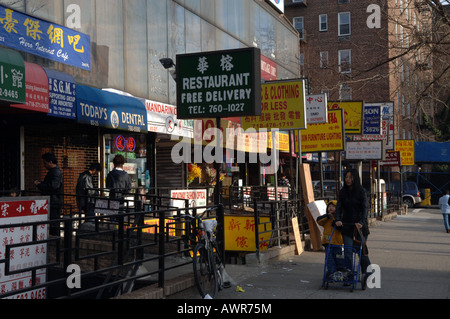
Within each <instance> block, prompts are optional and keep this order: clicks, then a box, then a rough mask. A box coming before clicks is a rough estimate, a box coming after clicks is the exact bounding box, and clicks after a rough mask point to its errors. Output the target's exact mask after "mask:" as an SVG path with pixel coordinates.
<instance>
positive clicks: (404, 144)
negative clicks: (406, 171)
mask: <svg viewBox="0 0 450 319" xmlns="http://www.w3.org/2000/svg"><path fill="white" fill-rule="evenodd" d="M395 150H396V151H398V152H400V165H402V166H414V164H415V153H414V152H415V148H414V140H396V141H395Z"/></svg>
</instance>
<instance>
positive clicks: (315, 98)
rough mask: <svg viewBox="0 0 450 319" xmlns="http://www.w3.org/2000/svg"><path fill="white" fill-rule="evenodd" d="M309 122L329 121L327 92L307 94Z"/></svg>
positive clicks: (307, 117)
mask: <svg viewBox="0 0 450 319" xmlns="http://www.w3.org/2000/svg"><path fill="white" fill-rule="evenodd" d="M305 101H306V122H307V124H322V123H328V106H327V103H328V99H327V95H326V94H317V95H307V96H306V99H305Z"/></svg>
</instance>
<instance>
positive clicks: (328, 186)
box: [312, 179, 343, 198]
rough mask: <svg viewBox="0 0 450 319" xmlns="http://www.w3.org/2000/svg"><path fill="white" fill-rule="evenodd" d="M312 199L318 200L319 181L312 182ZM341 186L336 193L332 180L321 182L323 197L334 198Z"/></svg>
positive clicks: (319, 193) (334, 182)
mask: <svg viewBox="0 0 450 319" xmlns="http://www.w3.org/2000/svg"><path fill="white" fill-rule="evenodd" d="M312 185H313V190H314V197H315V198H320V197H322V196H321V192H320V181H312ZM342 186H343V184H342V182H341V187H340V188H339V189H338V190H337V191H336V181H335V180H333V179H326V180H324V181H323V193H324V196H325V197H330V198H336V194H337V192H339V190H340V189H341V188H342Z"/></svg>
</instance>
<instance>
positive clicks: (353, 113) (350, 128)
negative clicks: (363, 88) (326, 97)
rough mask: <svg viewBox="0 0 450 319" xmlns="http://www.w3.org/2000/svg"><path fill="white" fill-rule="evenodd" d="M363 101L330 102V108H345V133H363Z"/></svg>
mask: <svg viewBox="0 0 450 319" xmlns="http://www.w3.org/2000/svg"><path fill="white" fill-rule="evenodd" d="M363 104H364V103H363V102H328V110H334V109H342V110H344V120H345V122H344V123H345V133H346V134H362V118H363Z"/></svg>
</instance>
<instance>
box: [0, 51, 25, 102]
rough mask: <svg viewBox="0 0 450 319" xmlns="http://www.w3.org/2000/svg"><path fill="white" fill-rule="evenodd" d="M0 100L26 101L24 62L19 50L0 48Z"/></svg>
mask: <svg viewBox="0 0 450 319" xmlns="http://www.w3.org/2000/svg"><path fill="white" fill-rule="evenodd" d="M0 100H3V101H8V102H14V103H21V104H23V103H26V98H25V63H24V61H23V58H22V56H21V55H20V53H19V52H15V51H13V50H9V49H1V48H0Z"/></svg>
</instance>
